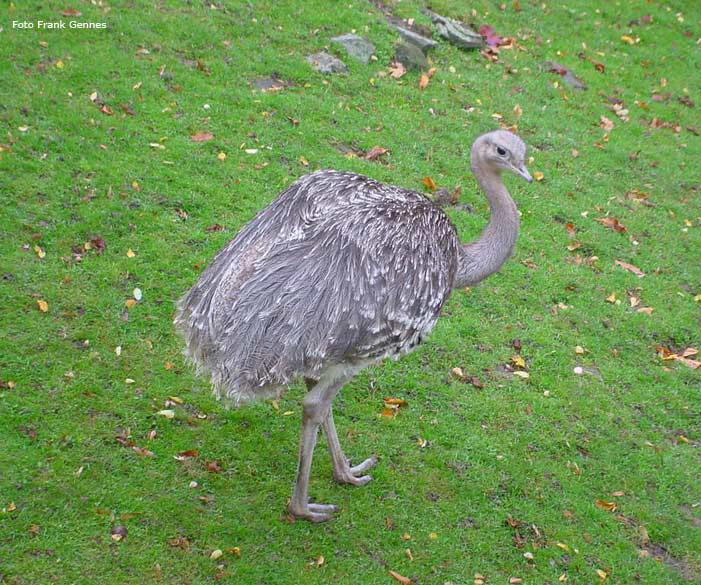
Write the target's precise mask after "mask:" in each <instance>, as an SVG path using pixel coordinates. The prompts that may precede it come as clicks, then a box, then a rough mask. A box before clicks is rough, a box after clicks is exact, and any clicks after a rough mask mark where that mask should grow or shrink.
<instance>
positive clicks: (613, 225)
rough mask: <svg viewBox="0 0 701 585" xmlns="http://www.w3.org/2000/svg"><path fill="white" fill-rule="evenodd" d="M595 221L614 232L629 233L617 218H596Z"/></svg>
mask: <svg viewBox="0 0 701 585" xmlns="http://www.w3.org/2000/svg"><path fill="white" fill-rule="evenodd" d="M594 221H598V222H599V223H600V224H603V225H605V226H606V227H607V228H610V229H612V230H615V231H617V232H621V233H623V232H627V231H628V228H627V227H626V226H624V225H623V224H622V223H621V222H620V221H618V219H616V218H615V217H595V218H594Z"/></svg>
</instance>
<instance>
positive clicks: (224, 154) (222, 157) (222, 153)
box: [217, 152, 226, 160]
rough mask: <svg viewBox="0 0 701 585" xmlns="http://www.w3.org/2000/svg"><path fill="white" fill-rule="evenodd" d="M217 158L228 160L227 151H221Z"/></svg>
mask: <svg viewBox="0 0 701 585" xmlns="http://www.w3.org/2000/svg"><path fill="white" fill-rule="evenodd" d="M217 158H218V159H219V160H226V153H225V152H220V153H219V154H218V155H217Z"/></svg>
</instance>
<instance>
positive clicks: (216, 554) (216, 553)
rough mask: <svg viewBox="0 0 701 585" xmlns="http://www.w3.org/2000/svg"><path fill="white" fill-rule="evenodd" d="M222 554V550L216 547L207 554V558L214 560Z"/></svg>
mask: <svg viewBox="0 0 701 585" xmlns="http://www.w3.org/2000/svg"><path fill="white" fill-rule="evenodd" d="M223 554H224V552H223V551H222V550H221V549H219V548H217V549H214V550H213V551H212V554H210V555H209V558H210V559H212V560H213V561H216V560H217V559H218V558H220V557H221V556H222V555H223Z"/></svg>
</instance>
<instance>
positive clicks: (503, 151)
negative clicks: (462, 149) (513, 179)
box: [472, 130, 533, 183]
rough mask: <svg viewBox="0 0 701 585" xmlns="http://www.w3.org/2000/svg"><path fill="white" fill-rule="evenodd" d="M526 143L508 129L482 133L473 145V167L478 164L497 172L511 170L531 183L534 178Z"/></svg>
mask: <svg viewBox="0 0 701 585" xmlns="http://www.w3.org/2000/svg"><path fill="white" fill-rule="evenodd" d="M525 160H526V144H525V143H524V142H523V140H521V139H520V138H519V137H518V136H516V134H513V133H511V132H509V131H507V130H494V131H493V132H487V133H486V134H482V135H481V136H480V137H478V138H477V140H475V143H474V144H473V145H472V161H473V168H475V166H476V165H478V166H479V167H481V168H487V169H489V170H491V171H493V172H495V173H501V172H502V171H510V172H512V173H515V174H516V175H519V176H520V177H523V178H524V179H526V181H528V182H529V183H530V182H531V181H532V180H533V177H531V174H530V173H529V172H528V169H527V168H526V163H525Z"/></svg>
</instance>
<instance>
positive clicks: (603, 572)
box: [596, 569, 608, 581]
mask: <svg viewBox="0 0 701 585" xmlns="http://www.w3.org/2000/svg"><path fill="white" fill-rule="evenodd" d="M596 574H597V575H599V578H600V579H601V580H602V581H603V580H604V579H606V577H608V573H607V572H606V571H602V570H601V569H597V570H596Z"/></svg>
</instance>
